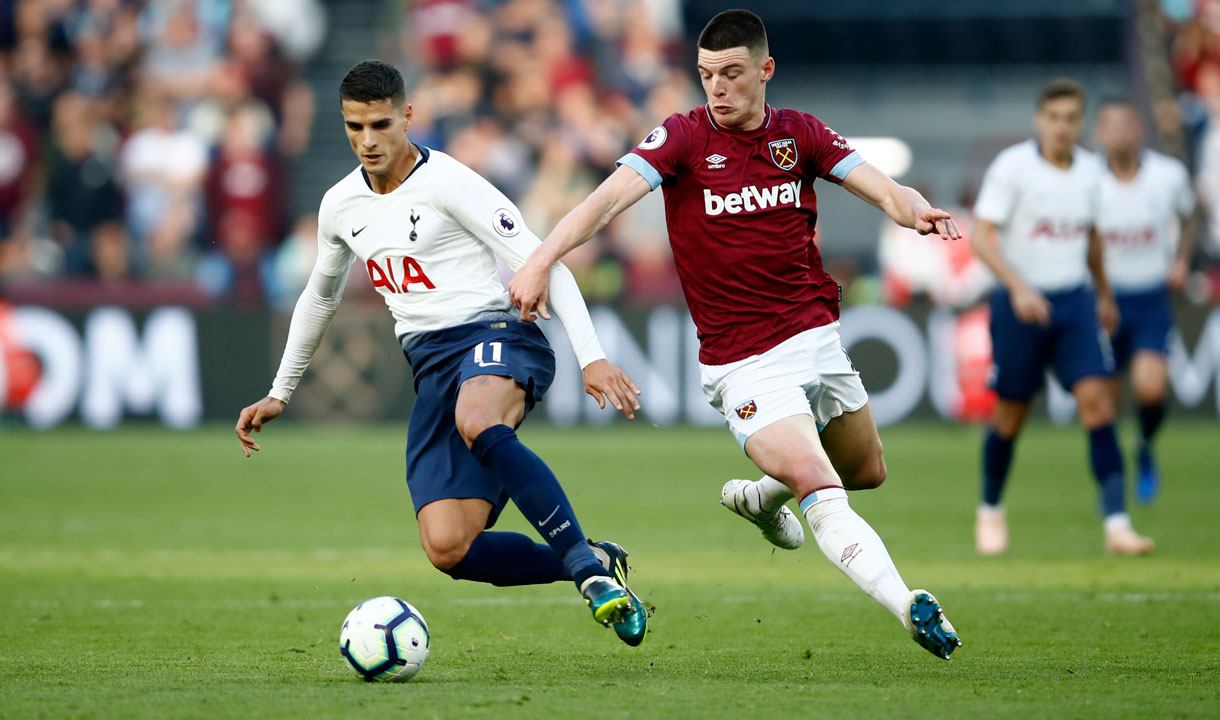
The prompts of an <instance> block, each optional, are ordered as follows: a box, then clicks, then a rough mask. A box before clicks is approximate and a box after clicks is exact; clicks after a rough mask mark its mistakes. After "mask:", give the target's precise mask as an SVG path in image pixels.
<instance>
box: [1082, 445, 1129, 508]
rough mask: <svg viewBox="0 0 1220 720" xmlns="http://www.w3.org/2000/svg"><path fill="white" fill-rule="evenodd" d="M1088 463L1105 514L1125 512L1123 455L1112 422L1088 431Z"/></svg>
mask: <svg viewBox="0 0 1220 720" xmlns="http://www.w3.org/2000/svg"><path fill="white" fill-rule="evenodd" d="M1089 463H1090V464H1091V465H1092V466H1093V477H1094V478H1095V479H1096V480H1097V486H1098V487H1099V488H1100V489H1101V505H1102V509H1103V511H1104V512H1105V514H1106V515H1114V514H1116V513H1125V512H1127V499H1126V497H1125V494H1124V493H1125V491H1126V488H1125V487H1124V486H1123V456H1122V453H1121V452H1119V449H1118V436H1117V435H1116V434H1115V433H1114V425H1113V423H1111V424H1108V425H1103V426H1101V427H1099V428H1097V429H1096V430H1090V431H1089Z"/></svg>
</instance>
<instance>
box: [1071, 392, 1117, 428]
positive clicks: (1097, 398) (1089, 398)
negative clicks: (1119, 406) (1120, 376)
mask: <svg viewBox="0 0 1220 720" xmlns="http://www.w3.org/2000/svg"><path fill="white" fill-rule="evenodd" d="M1077 404H1078V405H1079V407H1080V422H1081V423H1082V424H1083V425H1084V426H1085V427H1087V428H1090V429H1092V428H1098V427H1101V426H1102V425H1108V424H1109V423H1111V422H1114V402H1113V401H1112V400H1111V399H1110V396H1109V395H1108V394H1107V393H1104V392H1100V391H1099V392H1089V393H1081V395H1080V397H1078V398H1077Z"/></svg>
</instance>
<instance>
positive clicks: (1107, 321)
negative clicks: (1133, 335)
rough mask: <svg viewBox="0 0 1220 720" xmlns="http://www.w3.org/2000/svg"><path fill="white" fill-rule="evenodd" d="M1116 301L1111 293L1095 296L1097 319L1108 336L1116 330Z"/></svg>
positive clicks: (1112, 334) (1117, 319)
mask: <svg viewBox="0 0 1220 720" xmlns="http://www.w3.org/2000/svg"><path fill="white" fill-rule="evenodd" d="M1119 319H1120V318H1119V317H1118V303H1116V302H1114V296H1113V295H1108V294H1107V295H1101V296H1099V297H1098V298H1097V321H1098V322H1100V323H1101V328H1102V329H1103V330H1105V331H1106V334H1107V335H1109V336H1110V337H1114V333H1116V332H1118V321H1119Z"/></svg>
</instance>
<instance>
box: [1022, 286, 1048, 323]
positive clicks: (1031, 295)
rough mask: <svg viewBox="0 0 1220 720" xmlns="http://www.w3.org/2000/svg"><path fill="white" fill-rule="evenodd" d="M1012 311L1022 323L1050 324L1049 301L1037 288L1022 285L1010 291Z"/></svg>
mask: <svg viewBox="0 0 1220 720" xmlns="http://www.w3.org/2000/svg"><path fill="white" fill-rule="evenodd" d="M1012 311H1013V313H1014V314H1015V315H1016V316H1017V319H1018V320H1020V321H1021V322H1024V323H1037V324H1038V325H1042V326H1046V325H1050V324H1051V303H1050V301H1049V300H1047V299H1046V296H1045V295H1043V294H1042V293H1040V292H1038V291H1037V290H1035V289H1033V288H1031V287H1029V286H1028V285H1024V286H1022V287H1019V288H1017V289H1016V290H1014V291H1013V292H1012Z"/></svg>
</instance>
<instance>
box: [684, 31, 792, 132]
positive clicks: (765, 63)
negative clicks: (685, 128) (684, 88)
mask: <svg viewBox="0 0 1220 720" xmlns="http://www.w3.org/2000/svg"><path fill="white" fill-rule="evenodd" d="M698 68H699V77H700V78H701V79H702V80H703V92H705V93H706V94H707V105H708V108H709V109H710V110H711V111H712V118H714V119H715V120H716V122H717V123H719V124H720V126H721V127H727V128H733V129H736V130H749V129H753V128H755V127H758V125H759V124H761V123H762V118H763V112H764V106H765V105H766V88H767V81H768V80H770V79H771V76H772V75H773V74H774V73H775V60H773V59H771V58H769V57H768V58H756V57H754V56H752V55H751V54H750V51H749V50H747V49H746V48H744V47H735V48H729V49H727V50H704V49H703V48H699V60H698Z"/></svg>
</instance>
